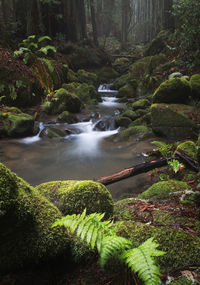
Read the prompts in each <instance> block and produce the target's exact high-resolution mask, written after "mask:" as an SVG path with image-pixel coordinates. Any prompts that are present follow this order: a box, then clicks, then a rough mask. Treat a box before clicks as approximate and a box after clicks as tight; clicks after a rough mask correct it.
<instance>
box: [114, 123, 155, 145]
mask: <svg viewBox="0 0 200 285" xmlns="http://www.w3.org/2000/svg"><path fill="white" fill-rule="evenodd" d="M136 135H137V138H138V139H139V138H140V139H143V138H146V137H149V136H151V135H152V132H151V130H150V129H149V128H148V127H147V126H145V125H137V126H129V127H128V128H127V129H125V130H121V131H119V133H118V134H117V135H116V138H117V139H118V140H119V141H126V140H129V139H131V138H133V137H136Z"/></svg>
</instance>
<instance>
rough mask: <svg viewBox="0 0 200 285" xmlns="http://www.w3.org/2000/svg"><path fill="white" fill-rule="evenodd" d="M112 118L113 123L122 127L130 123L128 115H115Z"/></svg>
mask: <svg viewBox="0 0 200 285" xmlns="http://www.w3.org/2000/svg"><path fill="white" fill-rule="evenodd" d="M114 120H115V125H116V126H117V127H122V128H123V127H124V128H127V127H128V126H129V125H130V124H131V123H132V120H131V119H130V118H129V117H124V116H123V115H122V116H117V117H115V118H114Z"/></svg>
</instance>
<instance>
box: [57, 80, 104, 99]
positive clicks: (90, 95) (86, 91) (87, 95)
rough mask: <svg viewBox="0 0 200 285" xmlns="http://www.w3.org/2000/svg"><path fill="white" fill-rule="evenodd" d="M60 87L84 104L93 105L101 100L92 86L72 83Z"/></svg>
mask: <svg viewBox="0 0 200 285" xmlns="http://www.w3.org/2000/svg"><path fill="white" fill-rule="evenodd" d="M62 87H63V88H64V89H66V90H67V91H68V92H70V93H73V94H75V95H76V96H77V97H78V98H79V99H80V100H81V101H82V102H83V103H84V104H94V103H97V102H99V101H100V100H101V98H100V95H99V94H98V93H97V91H96V89H95V87H94V86H93V85H89V84H86V83H76V82H73V83H69V84H63V85H62Z"/></svg>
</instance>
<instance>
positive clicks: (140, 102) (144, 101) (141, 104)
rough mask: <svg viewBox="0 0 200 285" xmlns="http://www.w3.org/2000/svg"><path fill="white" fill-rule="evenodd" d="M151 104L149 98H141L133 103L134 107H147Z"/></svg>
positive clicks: (135, 108) (134, 108)
mask: <svg viewBox="0 0 200 285" xmlns="http://www.w3.org/2000/svg"><path fill="white" fill-rule="evenodd" d="M149 105H150V102H149V100H147V99H140V100H138V101H136V102H134V103H133V104H132V109H133V110H137V109H146V108H147V107H148V106H149Z"/></svg>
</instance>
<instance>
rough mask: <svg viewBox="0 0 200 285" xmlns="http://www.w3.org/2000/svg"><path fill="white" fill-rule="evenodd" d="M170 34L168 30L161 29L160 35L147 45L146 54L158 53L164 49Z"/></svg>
mask: <svg viewBox="0 0 200 285" xmlns="http://www.w3.org/2000/svg"><path fill="white" fill-rule="evenodd" d="M168 35H169V32H168V31H165V30H163V31H160V32H159V33H158V35H157V36H156V37H155V38H154V39H153V40H152V41H151V43H150V44H149V45H148V46H147V49H146V51H145V53H144V55H145V56H149V55H156V54H159V53H160V52H162V51H163V49H164V48H165V46H166V40H167V37H168Z"/></svg>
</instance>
